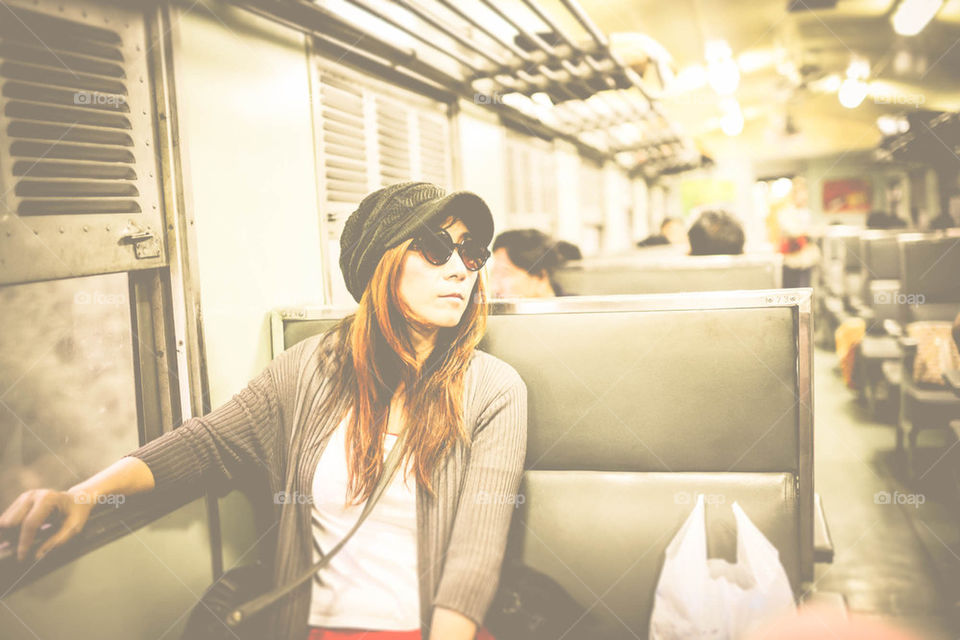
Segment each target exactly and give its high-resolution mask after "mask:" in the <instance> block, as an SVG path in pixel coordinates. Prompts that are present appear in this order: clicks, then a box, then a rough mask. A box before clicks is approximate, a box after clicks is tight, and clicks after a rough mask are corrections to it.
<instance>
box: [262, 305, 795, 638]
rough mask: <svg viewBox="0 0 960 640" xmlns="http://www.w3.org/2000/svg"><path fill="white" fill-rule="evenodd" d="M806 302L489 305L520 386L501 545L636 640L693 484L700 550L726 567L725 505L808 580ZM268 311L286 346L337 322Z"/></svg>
mask: <svg viewBox="0 0 960 640" xmlns="http://www.w3.org/2000/svg"><path fill="white" fill-rule="evenodd" d="M810 295H811V292H810V290H809V289H787V290H777V291H757V292H750V291H743V292H722V293H697V294H685V295H657V296H654V295H649V296H609V297H564V298H556V299H550V300H518V301H511V302H498V303H493V304H492V305H491V307H492V308H491V315H490V317H489V319H488V330H487V333H486V336H485V338H484V340H483V342H482V343H481V345H480V348H481V349H482V350H484V351H487V352H489V353H491V354H493V355H495V356H497V357H499V358H501V359H502V360H505V361H506V362H508V363H509V364H510V365H512V366H513V367H514V368H515V369H516V370H517V372H518V373H519V374H520V376H521V377H522V378H523V379H524V381H525V383H526V385H527V390H528V408H529V414H528V443H527V459H526V471H525V473H524V479H523V485H522V489H521V495H520V496H519V497H517V499H516V503H517V505H518V509H517V512H516V516H515V518H514V522H513V527H512V529H511V535H510V540H509V544H508V555H509V556H513V557H519V558H520V559H522V561H523V562H525V563H526V564H528V565H530V566H532V567H534V568H536V569H538V570H540V571H544V572H545V573H547V574H548V575H550V576H552V577H553V578H554V579H556V580H557V581H558V582H560V584H561V585H563V586H564V588H566V589H567V591H569V592H570V593H571V594H572V595H573V596H574V597H575V598H576V599H577V600H578V601H579V602H581V603H582V604H583V605H585V606H587V607H590V606H592V605H594V604H596V602H597V600H602V602H603V606H596V607H594V610H595V611H596V612H597V613H598V615H600V616H601V617H603V618H606V619H607V621H608V622H610V623H611V624H615V625H621V624H622V625H625V626H626V627H627V628H628V629H629V630H630V632H631V633H633V634H635V635H636V636H637V637H645V636H646V633H647V627H648V624H649V618H650V613H651V608H652V604H653V593H654V589H655V587H656V582H657V579H658V577H659V574H660V570H661V568H662V565H663V558H664V551H665V549H666V546H667V545H668V544H669V542H670V540H671V539H672V537H673V536H674V535H675V534H676V532H677V530H678V529H679V527H680V525H681V524H682V522H683V521H684V519H685V518H686V516H687V515H688V514H689V512H690V509H691V508H692V506H693V503H694V502H695V501H696V494H698V493H702V494H704V495H705V498H706V502H707V505H708V510H707V516H708V527H707V528H708V540H709V542H708V546H709V552H710V554H711V555H712V556H717V557H723V558H726V559H728V560H731V561H732V560H734V559H735V548H736V544H735V543H736V527H735V525H734V523H733V517H732V512H731V508H730V507H731V504H732V503H733V502H734V501H737V502H738V503H739V504H740V505H741V506H742V507H743V509H744V510H745V512H746V513H747V515H748V516H750V518H751V519H752V520H753V522H754V523H755V524H756V525H757V526H758V527H759V528H760V530H761V531H763V533H764V534H765V535H766V536H767V538H768V539H769V540H770V541H771V542H772V543H773V544H774V545H775V546H776V547H777V549H778V550H779V551H780V559H781V562H782V563H783V565H784V568H785V569H786V571H787V574H788V576H789V577H790V580H791V582H792V584H793V585H794V587H795V588H798V587H799V584H800V582H801V580H809V579H812V571H813V467H812V464H813V454H812V442H813V437H812V433H813V424H812V419H813V417H812V413H811V411H810V406H811V404H810V403H811V401H812V400H811V377H810V357H811V346H810V345H811V341H810V338H811V336H810V327H811V324H810ZM336 317H339V315H336ZM277 318H279V319H280V321H282V325H283V326H282V328H281V329H280V330H278V331H276V332H275V335H277V336H278V338H279V339H280V340H282V341H283V346H289V345H290V344H293V343H294V342H296V341H298V340H302V339H304V338H305V337H307V336H309V335H312V334H314V333H317V332H318V331H323V330H325V329H326V328H329V326H331V324H332V321H331V320H330V319H329V316H328V317H327V319H324V310H322V309H319V310H311V309H295V310H285V311H282V312H280V313H278V315H277ZM574 635H575V634H574Z"/></svg>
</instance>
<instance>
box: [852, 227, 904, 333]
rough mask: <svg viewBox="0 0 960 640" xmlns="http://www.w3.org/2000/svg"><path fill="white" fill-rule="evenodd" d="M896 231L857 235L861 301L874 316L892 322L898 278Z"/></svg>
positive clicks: (898, 262) (895, 306)
mask: <svg viewBox="0 0 960 640" xmlns="http://www.w3.org/2000/svg"><path fill="white" fill-rule="evenodd" d="M898 235H900V234H899V233H898V232H897V231H886V230H879V229H871V230H867V231H864V232H863V233H861V234H860V254H859V255H860V259H861V260H862V263H861V264H860V279H861V291H860V299H861V300H863V302H864V303H866V304H867V305H869V306H870V307H872V308H873V309H874V310H875V311H876V312H877V317H883V318H891V319H895V318H896V317H897V314H898V311H897V305H896V302H895V298H896V295H895V294H896V293H897V292H898V289H899V285H898V281H899V278H900V249H899V245H898V244H897V236H898Z"/></svg>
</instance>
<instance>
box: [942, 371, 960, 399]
mask: <svg viewBox="0 0 960 640" xmlns="http://www.w3.org/2000/svg"><path fill="white" fill-rule="evenodd" d="M943 381H944V383H946V385H947V388H948V389H950V390H951V391H953V392H954V393H955V394H957V395H958V396H960V369H951V370H950V371H944V372H943Z"/></svg>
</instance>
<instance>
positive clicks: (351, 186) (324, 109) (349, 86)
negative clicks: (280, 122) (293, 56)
mask: <svg viewBox="0 0 960 640" xmlns="http://www.w3.org/2000/svg"><path fill="white" fill-rule="evenodd" d="M319 87H320V100H319V102H320V121H321V129H322V134H321V135H322V137H321V143H320V144H321V147H322V154H323V177H324V194H325V197H324V200H325V205H326V215H327V220H328V222H330V223H331V224H332V225H333V229H331V235H333V233H334V231H335V233H336V237H339V235H340V229H341V228H342V224H343V220H345V219H346V217H347V215H349V214H350V212H351V211H353V210H354V209H356V207H357V204H358V203H359V202H360V200H361V199H363V196H364V195H365V194H366V193H367V191H368V189H367V159H368V154H367V144H366V132H365V124H364V121H365V119H364V101H363V89H362V88H361V87H360V86H358V85H357V84H356V83H354V82H351V81H350V80H349V79H347V78H345V77H343V76H340V75H337V74H335V73H333V72H329V71H321V73H320V83H319Z"/></svg>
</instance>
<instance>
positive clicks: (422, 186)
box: [340, 182, 493, 302]
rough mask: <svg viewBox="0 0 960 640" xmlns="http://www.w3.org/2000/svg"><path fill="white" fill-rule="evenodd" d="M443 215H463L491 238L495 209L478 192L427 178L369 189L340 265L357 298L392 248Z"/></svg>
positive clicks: (346, 234)
mask: <svg viewBox="0 0 960 640" xmlns="http://www.w3.org/2000/svg"><path fill="white" fill-rule="evenodd" d="M441 215H442V216H443V217H446V216H454V217H456V218H458V219H460V220H462V221H463V223H464V224H465V225H467V228H468V229H470V234H471V235H472V236H473V237H474V238H475V239H477V240H479V241H480V242H482V243H483V245H484V246H487V245H488V244H490V240H491V239H493V215H492V214H491V213H490V208H489V207H488V206H487V204H486V203H485V202H484V201H483V199H482V198H481V197H480V196H478V195H477V194H475V193H471V192H469V191H455V192H453V193H450V194H448V193H446V191H444V189H443V188H442V187H439V186H437V185H435V184H431V183H429V182H400V183H397V184H392V185H390V186H388V187H383V188H382V189H377V190H376V191H374V192H373V193H370V194H369V195H367V196H366V197H365V198H364V199H363V200H362V201H361V202H360V205H359V206H358V207H357V210H356V211H354V212H353V213H351V214H350V217H349V218H347V222H346V224H344V227H343V233H341V234H340V271H341V272H342V273H343V280H344V282H345V283H346V285H347V291H349V292H350V295H352V296H353V299H354V300H356V301H357V302H360V298H361V297H362V296H363V291H364V289H366V287H367V283H368V282H370V279H371V278H372V277H373V272H374V270H375V269H376V268H377V264H378V263H379V262H380V258H382V257H383V254H384V253H386V251H387V250H388V249H392V248H393V247H396V246H397V245H399V244H401V243H402V242H404V241H405V240H408V239H410V238H414V237H416V236H417V235H418V234H419V233H421V232H423V231H426V230H427V229H428V228H429V226H428V223H431V222H436V221H437V220H436V219H437V218H440V217H441ZM440 221H442V220H440Z"/></svg>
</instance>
